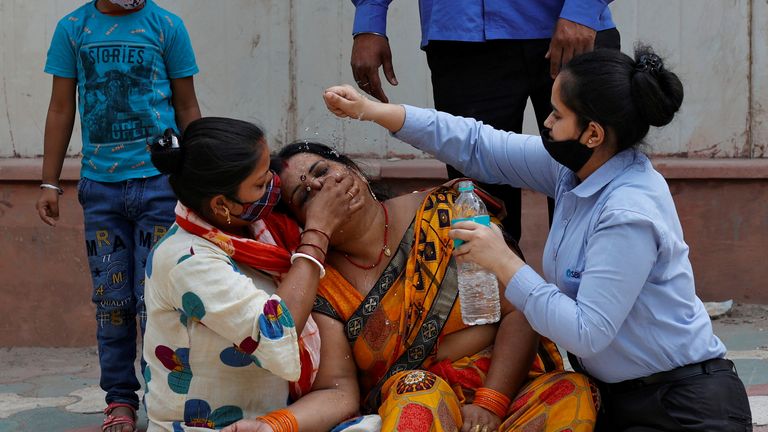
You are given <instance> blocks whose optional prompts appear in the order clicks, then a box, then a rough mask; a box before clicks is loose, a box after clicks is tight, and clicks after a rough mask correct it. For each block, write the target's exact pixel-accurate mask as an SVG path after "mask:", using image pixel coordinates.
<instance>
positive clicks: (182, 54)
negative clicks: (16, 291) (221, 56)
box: [37, 0, 200, 432]
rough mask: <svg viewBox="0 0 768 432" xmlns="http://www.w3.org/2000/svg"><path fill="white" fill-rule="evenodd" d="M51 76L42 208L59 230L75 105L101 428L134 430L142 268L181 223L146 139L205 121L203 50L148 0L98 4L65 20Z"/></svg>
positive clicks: (51, 57)
mask: <svg viewBox="0 0 768 432" xmlns="http://www.w3.org/2000/svg"><path fill="white" fill-rule="evenodd" d="M45 72H47V73H50V74H52V75H53V89H52V95H51V101H50V106H49V108H48V117H47V119H46V125H45V143H44V148H45V150H44V159H43V169H42V184H41V185H40V187H41V189H42V192H41V196H40V199H39V200H38V202H37V210H38V213H39V215H40V218H41V219H42V220H43V221H44V222H45V223H47V224H49V225H52V226H55V224H56V220H58V218H59V195H60V194H62V193H63V191H62V189H61V188H60V187H59V175H60V174H61V168H62V164H63V161H64V156H65V154H66V151H67V147H68V146H69V140H70V138H71V135H72V127H73V125H74V120H75V106H76V105H78V106H79V110H80V118H81V125H82V139H83V151H82V153H83V159H82V168H81V179H80V182H79V184H78V191H77V192H78V199H79V201H80V204H81V205H82V207H83V213H84V219H85V243H86V249H87V252H88V263H89V266H90V271H91V275H92V279H93V296H92V300H93V302H94V303H95V304H96V321H97V341H98V347H99V362H100V365H101V387H102V388H103V389H104V390H105V391H106V392H107V396H106V402H107V404H108V406H107V409H106V410H105V413H106V415H107V418H106V419H105V424H104V430H107V431H109V432H118V431H132V430H134V426H135V421H136V410H137V409H138V406H139V399H138V397H137V395H136V391H137V390H139V389H140V388H141V386H140V384H139V382H138V380H137V379H136V376H135V371H134V367H133V363H134V360H135V358H136V317H137V316H138V317H139V323H140V325H141V328H142V331H143V329H144V325H145V320H146V312H145V309H144V266H145V264H146V259H147V254H148V252H149V249H150V248H151V247H152V245H153V244H154V243H155V242H157V240H158V239H159V238H160V237H162V235H163V234H164V233H165V231H166V229H167V228H168V227H169V226H170V225H171V224H172V223H173V221H174V206H175V203H176V198H175V196H174V194H173V192H172V191H171V188H170V186H169V184H168V181H167V178H166V177H165V176H162V175H161V174H160V172H159V171H158V170H157V169H156V168H155V167H154V166H153V165H152V162H151V160H150V153H149V151H148V150H147V141H148V140H151V139H153V138H155V137H157V136H159V135H161V134H162V133H163V131H164V130H165V129H166V128H173V129H176V130H178V129H183V128H184V127H185V126H186V125H187V124H189V123H190V122H191V121H193V120H195V119H198V118H200V108H199V106H198V103H197V98H196V96H195V88H194V84H193V78H192V76H193V75H194V74H196V73H197V72H198V68H197V64H196V62H195V55H194V52H193V51H192V46H191V43H190V40H189V35H188V34H187V30H186V28H185V27H184V23H183V22H182V20H181V19H180V18H179V17H178V16H176V15H174V14H172V13H170V12H168V11H166V10H165V9H162V8H160V7H159V6H157V5H156V4H155V3H154V2H153V1H152V0H146V1H145V0H92V1H89V2H88V3H87V4H85V5H83V6H82V7H80V8H78V9H77V10H75V11H74V12H72V13H70V14H69V15H67V16H65V17H64V18H62V19H61V20H60V21H59V23H58V25H57V26H56V31H55V33H54V35H53V41H52V42H51V47H50V49H49V51H48V59H47V61H46V64H45ZM76 94H77V96H78V99H77V103H76V102H75V95H76ZM142 366H143V363H142Z"/></svg>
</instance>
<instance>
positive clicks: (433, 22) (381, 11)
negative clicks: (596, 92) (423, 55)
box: [352, 0, 615, 47]
mask: <svg viewBox="0 0 768 432" xmlns="http://www.w3.org/2000/svg"><path fill="white" fill-rule="evenodd" d="M391 2H392V0H352V3H353V4H354V5H355V8H356V9H355V23H354V26H353V29H352V33H353V34H358V33H379V34H382V35H386V32H387V9H388V7H389V4H390V3H391ZM610 2H611V0H419V12H420V15H421V46H422V47H424V46H426V45H427V44H428V43H429V41H433V40H449V41H464V42H484V41H488V40H494V39H548V38H550V37H552V33H553V32H554V30H555V23H556V22H557V19H558V18H565V19H567V20H569V21H573V22H575V23H579V24H582V25H585V26H587V27H590V28H592V29H594V30H596V31H600V30H606V29H610V28H614V27H615V25H614V24H613V20H612V19H611V11H610V10H609V9H608V4H609V3H610Z"/></svg>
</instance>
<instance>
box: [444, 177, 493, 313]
mask: <svg viewBox="0 0 768 432" xmlns="http://www.w3.org/2000/svg"><path fill="white" fill-rule="evenodd" d="M459 192H460V193H461V194H460V195H459V197H458V198H457V199H456V202H455V203H454V205H453V219H452V220H451V224H454V223H457V222H462V221H473V222H477V223H479V224H482V225H486V226H488V225H489V224H490V223H491V217H490V216H489V215H488V210H487V209H486V208H485V204H483V201H482V200H481V199H480V197H478V196H477V194H475V186H474V185H473V184H472V182H471V181H462V182H460V183H459ZM461 243H463V241H462V240H459V239H454V247H458V246H459V245H461ZM458 273H459V301H460V303H461V316H462V320H463V321H464V324H467V325H479V324H490V323H495V322H496V321H498V320H499V318H500V317H501V306H500V303H499V285H498V281H497V279H496V276H495V275H494V274H493V273H490V272H488V271H486V270H485V269H483V268H482V267H480V266H479V265H477V264H475V263H473V262H463V263H461V264H459V267H458Z"/></svg>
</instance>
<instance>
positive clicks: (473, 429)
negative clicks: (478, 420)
mask: <svg viewBox="0 0 768 432" xmlns="http://www.w3.org/2000/svg"><path fill="white" fill-rule="evenodd" d="M472 432H480V425H479V424H476V425H475V427H473V428H472Z"/></svg>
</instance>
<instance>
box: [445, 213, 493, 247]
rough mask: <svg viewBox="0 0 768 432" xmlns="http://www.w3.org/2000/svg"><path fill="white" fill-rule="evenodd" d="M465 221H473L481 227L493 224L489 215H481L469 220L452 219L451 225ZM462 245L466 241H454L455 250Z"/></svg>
mask: <svg viewBox="0 0 768 432" xmlns="http://www.w3.org/2000/svg"><path fill="white" fill-rule="evenodd" d="M465 221H471V222H474V223H479V224H480V225H485V226H489V225H490V224H491V217H490V216H489V215H479V216H473V217H468V218H456V219H451V225H453V224H456V223H459V222H465ZM462 243H464V240H461V239H453V248H454V249H456V248H457V247H459V246H461V244H462Z"/></svg>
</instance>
